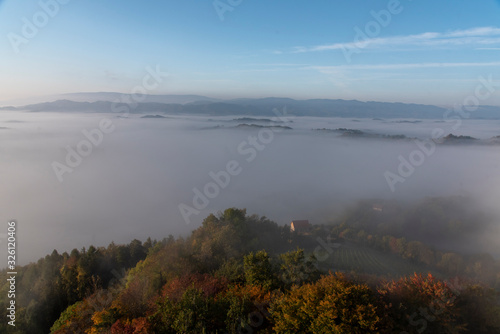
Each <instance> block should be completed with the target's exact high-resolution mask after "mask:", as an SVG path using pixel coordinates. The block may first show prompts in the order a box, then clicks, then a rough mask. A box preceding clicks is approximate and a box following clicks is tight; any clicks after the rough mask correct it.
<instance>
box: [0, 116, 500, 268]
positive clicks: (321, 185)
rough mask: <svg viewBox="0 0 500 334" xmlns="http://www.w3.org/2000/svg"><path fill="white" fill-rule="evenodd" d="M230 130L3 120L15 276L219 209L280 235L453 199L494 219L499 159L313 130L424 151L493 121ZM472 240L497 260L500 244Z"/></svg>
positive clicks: (190, 122)
mask: <svg viewBox="0 0 500 334" xmlns="http://www.w3.org/2000/svg"><path fill="white" fill-rule="evenodd" d="M233 118H237V117H220V118H219V117H217V118H214V117H190V118H188V117H177V116H168V117H166V118H160V117H158V118H141V116H140V115H134V116H131V117H129V118H118V117H116V115H113V114H110V115H105V114H64V113H25V112H2V114H1V115H0V153H1V156H2V160H1V161H0V175H2V180H3V185H2V189H3V191H2V192H1V193H0V203H2V204H3V210H1V212H0V220H1V221H4V222H6V221H7V220H9V219H16V220H17V221H18V234H17V240H18V253H19V257H20V258H19V263H20V264H26V263H28V262H30V261H35V260H37V259H38V258H39V257H41V256H44V255H45V254H47V253H50V252H51V251H52V250H53V249H57V250H59V251H70V250H71V249H73V248H82V247H88V246H89V245H91V244H93V245H96V246H105V245H107V244H108V243H110V242H111V241H114V242H115V243H123V242H129V241H130V240H132V239H135V238H137V239H141V240H145V239H146V238H147V237H149V236H151V237H152V238H157V239H162V238H163V237H165V236H167V235H169V234H173V235H174V236H177V235H185V234H187V233H188V232H189V231H191V230H193V229H194V228H196V227H197V226H199V225H200V223H201V221H202V220H203V219H204V218H205V217H206V216H207V215H208V214H209V213H214V212H217V211H219V210H224V209H225V208H228V207H239V208H247V212H249V213H256V214H258V215H263V216H267V217H268V218H270V219H272V220H274V221H276V222H278V223H280V224H286V223H289V222H290V221H291V220H293V219H309V220H310V221H311V223H313V224H314V223H316V224H319V223H328V222H332V221H333V220H334V219H335V217H336V216H337V215H338V214H339V213H340V212H342V210H343V208H344V207H345V206H346V205H349V204H352V203H353V202H355V201H357V200H359V199H366V198H377V199H396V200H399V201H414V200H420V199H421V198H423V197H429V196H452V195H463V196H469V197H471V198H474V199H475V200H476V201H477V202H479V203H481V205H483V206H484V210H487V211H491V212H495V211H494V210H495V208H496V207H497V199H498V198H499V195H500V155H499V153H500V146H496V145H467V144H460V143H458V144H456V145H438V144H436V145H435V146H434V147H433V150H432V153H431V151H428V152H425V150H423V149H422V148H421V147H420V146H419V145H417V144H416V142H415V141H414V140H411V139H405V140H396V139H380V138H370V137H368V138H355V137H349V136H342V135H341V134H340V133H336V132H334V131H331V132H330V131H314V130H313V129H319V128H326V129H332V130H334V129H338V128H346V129H356V130H361V131H363V132H366V133H370V134H387V135H398V134H402V135H406V136H408V137H411V138H419V140H420V141H421V142H425V141H426V140H428V139H429V138H431V137H432V130H433V129H436V128H439V129H442V130H443V136H445V135H447V134H449V133H453V134H455V135H464V136H472V137H475V138H479V139H488V138H491V137H494V136H498V135H500V130H497V129H498V125H499V123H500V122H499V121H488V122H486V121H480V120H474V121H473V120H463V121H462V123H461V124H460V127H457V126H455V129H453V126H454V125H456V124H453V123H452V124H450V123H443V122H439V121H436V120H425V121H415V120H401V121H394V120H391V121H384V120H366V119H362V120H355V119H339V118H306V117H302V118H300V117H297V118H294V119H293V120H291V119H286V120H285V122H283V123H278V122H274V123H273V122H268V123H266V122H262V121H261V122H258V121H256V122H254V123H255V124H259V125H260V126H238V125H239V124H240V123H247V124H249V123H252V122H248V120H246V121H234V120H233ZM103 119H104V121H103ZM106 119H107V120H106ZM270 124H275V125H279V126H282V127H273V128H268V127H265V126H269V125H270ZM285 127H290V128H291V129H287V128H285ZM96 129H97V130H98V131H99V132H100V133H102V137H100V135H98V132H96ZM83 130H85V131H86V133H87V135H86V134H85V133H84V132H83ZM92 136H93V137H92ZM89 138H92V139H93V140H94V141H95V143H92V140H90V139H89ZM88 143H90V144H91V145H90V147H89V146H88ZM428 147H429V146H428ZM79 150H80V151H81V152H83V153H84V154H79V159H78V158H75V156H72V157H70V158H69V162H70V163H71V166H70V164H68V161H66V160H67V156H68V154H70V153H68V152H76V153H77V154H78V152H79ZM415 152H421V153H415ZM73 154H74V153H73ZM70 155H71V154H70ZM84 155H86V156H84ZM401 159H403V160H401ZM403 161H406V164H408V163H409V164H410V165H411V167H410V168H408V165H406V167H404V166H403V167H402V166H401V164H403ZM415 162H416V163H415ZM405 168H406V169H405ZM55 169H56V170H55ZM401 171H403V173H401ZM388 175H389V179H388ZM61 180H62V182H61ZM388 180H392V186H391V182H388ZM497 216H498V217H500V212H498V215H497ZM1 232H3V231H0V233H1ZM484 234H485V239H484V240H485V243H486V244H489V245H491V248H490V249H491V251H492V252H494V251H498V241H497V240H498V236H499V235H498V234H493V233H492V231H491V230H489V231H485V233H484ZM495 238H496V239H495Z"/></svg>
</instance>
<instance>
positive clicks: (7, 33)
mask: <svg viewBox="0 0 500 334" xmlns="http://www.w3.org/2000/svg"><path fill="white" fill-rule="evenodd" d="M54 3H57V7H58V8H56V7H54ZM221 3H222V5H220V6H226V7H225V8H226V9H228V10H227V11H225V12H223V13H222V12H219V13H218V12H217V10H216V9H215V8H214V2H213V0H196V1H171V0H164V1H142V2H138V1H128V0H120V1H117V0H107V1H102V0H64V1H63V0H42V1H40V2H37V1H23V0H4V1H0V60H1V61H0V74H1V75H0V101H5V100H10V99H16V98H23V97H31V96H39V95H46V94H59V93H71V92H81V91H83V92H93V91H117V92H123V93H127V92H130V91H131V89H133V87H135V86H136V85H138V84H140V83H141V82H142V79H143V78H144V76H145V75H146V71H145V68H146V67H148V66H150V67H155V66H159V67H160V68H161V69H162V70H163V71H165V72H168V73H169V77H168V78H167V79H166V80H165V81H164V82H163V83H162V85H161V86H160V87H158V89H157V90H155V91H151V92H150V93H153V94H202V95H208V96H213V97H221V98H232V97H265V96H282V97H292V98H298V99H305V98H341V99H358V100H362V101H367V100H375V101H401V102H414V103H429V104H440V105H441V104H457V103H462V101H463V100H464V99H465V98H466V97H467V96H470V95H471V94H474V91H475V88H476V87H477V86H478V84H479V77H484V78H488V77H490V76H491V77H492V78H493V80H495V81H500V73H499V72H500V71H499V69H500V57H499V55H500V1H494V0H482V1H472V0H470V1H430V0H413V1H410V0H401V1H395V0H384V1H381V0H369V1H368V0H364V1H361V0H338V1H331V0H316V1H313V2H312V1H299V0H297V1H284V0H274V1H263V0H252V1H250V0H241V1H240V0H229V1H228V0H220V1H219V4H221ZM231 3H232V4H233V5H230V4H231ZM42 4H46V6H45V7H46V8H49V10H47V9H43V7H44V6H43V5H42ZM47 6H48V7H47ZM221 8H223V7H221ZM51 10H52V13H49V14H52V15H49V14H46V12H47V11H51ZM391 12H392V13H391ZM373 13H379V14H380V15H382V16H381V17H380V18H379V21H377V20H376V19H375V17H374V15H373ZM381 13H385V14H387V13H389V14H390V17H389V16H387V15H385V16H384V15H383V14H381ZM221 18H223V20H222V19H221ZM37 20H38V21H37ZM26 22H28V24H34V25H35V28H36V31H35V32H33V31H31V32H30V31H28V32H29V34H27V33H26V31H27V30H26V28H25V27H24V26H26V25H27V23H26ZM36 24H38V26H39V27H36ZM23 27H24V31H23ZM360 36H361V37H360ZM356 37H358V39H357V40H356ZM346 54H348V55H350V56H346ZM499 91H500V87H499V88H498V89H497V90H496V91H495V92H494V93H493V94H492V95H491V97H490V98H489V99H488V100H485V101H481V103H482V104H490V105H500V93H499Z"/></svg>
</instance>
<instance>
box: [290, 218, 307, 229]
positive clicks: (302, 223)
mask: <svg viewBox="0 0 500 334" xmlns="http://www.w3.org/2000/svg"><path fill="white" fill-rule="evenodd" d="M310 226H311V225H310V224H309V220H292V224H291V226H290V227H291V228H292V229H293V230H302V229H308V228H309V227H310Z"/></svg>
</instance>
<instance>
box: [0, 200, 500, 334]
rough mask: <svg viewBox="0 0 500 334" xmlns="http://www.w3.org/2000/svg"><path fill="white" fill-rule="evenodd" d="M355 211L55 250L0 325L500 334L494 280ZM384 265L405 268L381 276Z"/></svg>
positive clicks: (21, 277)
mask: <svg viewBox="0 0 500 334" xmlns="http://www.w3.org/2000/svg"><path fill="white" fill-rule="evenodd" d="M364 209H366V206H362V207H360V209H359V210H364ZM356 214H360V212H359V211H357V210H353V211H350V212H348V213H347V214H346V215H347V216H344V217H342V220H343V221H342V222H341V223H340V224H335V225H332V226H327V225H317V226H313V227H312V228H311V229H310V230H309V231H307V232H304V233H302V234H297V233H296V232H291V231H290V227H289V226H279V225H277V224H276V223H274V222H272V221H270V220H269V219H267V218H265V217H259V216H256V215H247V213H246V210H241V209H234V208H233V209H227V210H225V211H224V212H222V213H220V214H218V215H217V216H216V215H210V216H208V217H207V218H206V219H205V220H204V221H203V225H202V226H201V227H199V228H198V229H196V230H195V231H193V232H192V234H191V236H189V237H188V238H178V239H174V238H173V237H172V236H170V237H168V238H165V239H163V240H161V241H156V240H151V239H148V240H147V241H146V242H144V243H142V242H141V241H138V240H134V241H132V242H131V243H130V244H128V245H115V244H113V243H112V244H110V245H109V246H108V247H107V248H104V247H102V248H96V247H93V246H91V247H89V248H88V249H82V250H76V249H74V250H73V251H71V253H69V254H68V253H63V254H59V253H58V252H56V251H54V252H53V253H52V254H51V255H47V256H46V257H45V258H43V259H40V260H39V261H38V262H37V263H32V264H30V265H27V266H24V267H22V268H18V276H17V277H18V278H17V291H18V292H17V296H16V303H17V314H16V328H15V329H14V330H13V329H12V328H8V325H7V324H6V322H2V323H1V324H0V332H2V333H30V334H32V333H33V334H36V333H48V332H51V333H257V332H260V333H399V332H402V331H405V332H407V333H422V332H428V333H499V332H500V321H499V320H500V312H499V310H500V309H499V303H498V295H497V291H495V290H494V289H492V288H491V286H492V284H482V283H480V282H478V281H477V279H476V278H474V275H469V274H468V273H467V272H466V269H464V271H463V273H462V272H460V275H458V276H459V277H457V275H456V274H457V273H456V272H453V273H450V272H449V270H448V269H449V268H447V267H442V266H440V265H439V263H440V262H439V261H437V260H438V259H441V260H442V259H443V257H446V254H445V253H443V252H440V251H436V250H434V249H432V248H430V247H429V249H428V250H429V251H432V252H434V253H432V256H433V258H434V259H435V260H436V261H437V262H436V261H435V263H434V262H433V263H429V264H425V263H423V262H421V261H420V260H419V259H418V258H406V256H407V253H404V252H402V253H399V250H400V249H399V248H395V249H392V248H391V245H398V246H400V247H402V248H401V249H406V250H407V249H411V248H408V247H409V244H410V241H406V239H404V238H402V237H399V236H390V235H386V236H379V235H378V234H377V233H378V232H377V228H374V229H372V230H369V231H368V232H367V231H365V230H364V229H363V228H364V227H365V226H364V223H363V222H362V223H360V224H357V225H356V224H351V225H348V224H350V221H349V219H348V218H349V217H354V215H356ZM361 216H366V212H365V214H364V215H361ZM353 221H356V222H358V221H359V219H354V220H353ZM349 226H352V227H349ZM361 231H363V232H364V233H361ZM370 236H371V237H370ZM372 240H374V242H372ZM385 245H387V249H385V247H386V246H385ZM422 247H424V248H425V247H428V246H427V245H424V244H422ZM410 253H411V252H410ZM344 255H346V256H347V258H345V257H344ZM346 259H347V260H346ZM384 261H388V262H386V263H387V265H390V264H393V265H394V268H393V269H397V268H400V269H398V270H401V271H400V272H399V273H398V272H397V271H394V270H393V272H392V273H387V274H384V272H383V271H384V270H383V269H382V271H380V272H377V270H378V269H377V268H384ZM400 264H401V267H399V265H400ZM403 264H405V265H407V266H409V267H408V268H410V269H409V270H411V269H414V271H416V272H417V273H415V274H413V273H410V272H408V270H407V269H408V268H406V267H404V266H403ZM349 265H351V267H348V266H349ZM480 265H483V267H484V268H486V267H488V264H487V263H482V264H480ZM496 265H497V264H491V266H490V267H488V268H489V270H495V268H497V267H495V266H496ZM346 266H347V267H346ZM466 267H467V263H464V268H466ZM405 268H406V269H405ZM371 269H375V271H374V272H371V271H370V270H371ZM404 270H407V271H404ZM451 270H452V271H453V270H455V268H451ZM335 271H337V272H336V273H335ZM429 272H432V273H433V274H430V273H429ZM0 276H1V277H0V279H1V280H2V282H6V277H5V276H6V272H5V271H4V272H3V273H2V274H1V275H0ZM437 277H439V278H437ZM493 277H494V276H493ZM488 285H489V286H490V287H488ZM7 290H8V286H7V285H6V284H4V285H3V286H2V288H1V291H0V304H1V306H0V307H2V308H4V310H5V308H6V307H7V305H6V303H7V301H6V299H5V298H6V296H7Z"/></svg>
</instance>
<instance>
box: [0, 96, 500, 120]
mask: <svg viewBox="0 0 500 334" xmlns="http://www.w3.org/2000/svg"><path fill="white" fill-rule="evenodd" d="M181 97H182V96H177V97H176V98H175V99H159V98H157V97H156V96H154V95H146V96H145V98H144V99H141V101H137V100H136V98H135V97H134V96H133V95H121V96H120V95H117V96H116V98H113V99H110V100H98V101H92V102H83V101H78V100H71V99H68V98H66V99H59V100H51V101H49V102H43V103H36V104H30V105H25V106H20V107H1V108H0V110H16V109H17V110H28V111H33V112H45V111H55V112H99V113H117V114H127V113H139V114H140V113H152V112H154V113H165V114H180V115H212V116H227V115H257V116H277V115H276V110H277V108H278V109H279V111H280V114H281V112H282V111H283V110H282V109H283V108H286V113H287V115H294V116H316V117H357V118H375V117H377V118H418V119H443V117H447V118H449V119H454V117H458V116H457V115H458V114H457V112H460V113H461V114H460V115H461V116H460V117H465V116H463V112H462V111H461V110H458V111H457V110H449V111H448V110H447V109H446V108H443V107H438V106H433V105H424V104H408V103H389V102H374V101H368V102H363V101H357V100H340V99H337V100H331V99H313V100H294V99H289V98H262V99H234V100H213V99H209V98H205V97H199V99H200V100H193V97H192V96H186V98H185V99H184V100H185V101H191V102H187V103H179V101H181V99H180V98H181ZM103 98H109V96H105V97H103ZM466 115H467V116H466V118H471V119H500V108H499V107H494V106H478V107H477V108H476V110H475V111H474V112H467V113H466Z"/></svg>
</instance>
